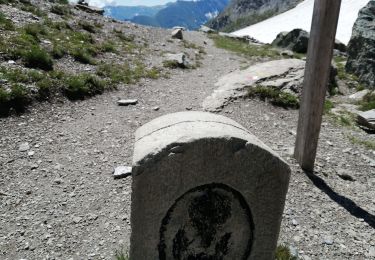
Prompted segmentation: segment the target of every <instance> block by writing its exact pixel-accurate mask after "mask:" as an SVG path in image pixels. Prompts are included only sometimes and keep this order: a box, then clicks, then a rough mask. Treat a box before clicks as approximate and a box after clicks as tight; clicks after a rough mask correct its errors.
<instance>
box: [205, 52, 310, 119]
mask: <svg viewBox="0 0 375 260" xmlns="http://www.w3.org/2000/svg"><path fill="white" fill-rule="evenodd" d="M304 68H305V61H303V60H299V59H287V60H275V61H269V62H265V63H261V64H256V65H253V66H251V67H249V68H248V69H245V70H239V71H234V72H232V73H229V74H227V75H225V76H223V77H221V78H220V79H219V81H218V82H217V83H216V84H215V86H216V87H217V89H216V90H215V91H214V93H213V94H212V95H211V96H209V97H207V98H206V99H205V100H204V101H203V104H202V107H203V109H204V110H206V111H210V112H217V111H220V110H221V109H222V108H223V107H224V106H226V105H227V104H228V103H229V102H231V101H232V100H233V99H236V98H239V97H243V96H245V95H246V94H247V89H248V88H249V87H253V86H259V85H261V86H265V87H273V88H278V89H280V90H282V91H288V92H291V93H300V92H301V89H302V82H303V74H304Z"/></svg>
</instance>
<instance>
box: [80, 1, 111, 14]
mask: <svg viewBox="0 0 375 260" xmlns="http://www.w3.org/2000/svg"><path fill="white" fill-rule="evenodd" d="M83 3H84V4H79V3H78V4H76V7H77V8H78V9H81V10H82V11H85V12H88V13H94V14H99V15H103V14H104V9H102V8H98V7H95V6H89V5H88V4H87V3H85V2H83Z"/></svg>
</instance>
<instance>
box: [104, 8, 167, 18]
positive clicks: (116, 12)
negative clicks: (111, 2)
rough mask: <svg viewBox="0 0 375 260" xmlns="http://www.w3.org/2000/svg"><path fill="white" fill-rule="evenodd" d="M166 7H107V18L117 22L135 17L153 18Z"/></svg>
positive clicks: (105, 9)
mask: <svg viewBox="0 0 375 260" xmlns="http://www.w3.org/2000/svg"><path fill="white" fill-rule="evenodd" d="M165 7H166V6H165V5H157V6H105V7H104V11H105V13H104V14H105V15H106V16H110V17H113V18H115V19H117V20H131V19H133V18H134V17H135V16H151V17H153V16H154V15H155V14H156V13H157V12H159V11H160V10H161V9H163V8H165Z"/></svg>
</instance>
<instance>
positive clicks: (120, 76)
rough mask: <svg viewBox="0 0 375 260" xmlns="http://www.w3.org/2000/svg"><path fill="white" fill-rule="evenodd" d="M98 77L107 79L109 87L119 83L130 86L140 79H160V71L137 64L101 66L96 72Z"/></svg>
mask: <svg viewBox="0 0 375 260" xmlns="http://www.w3.org/2000/svg"><path fill="white" fill-rule="evenodd" d="M96 74H97V75H98V76H99V77H102V78H105V79H108V80H109V82H110V84H111V85H117V84H120V83H123V84H131V83H136V82H138V81H139V80H140V79H141V78H151V79H157V78H159V77H160V70H159V69H157V68H154V67H153V68H146V67H145V66H144V65H143V64H141V63H138V64H136V65H135V66H131V65H129V64H127V63H125V64H103V65H100V66H99V67H98V69H97V71H96Z"/></svg>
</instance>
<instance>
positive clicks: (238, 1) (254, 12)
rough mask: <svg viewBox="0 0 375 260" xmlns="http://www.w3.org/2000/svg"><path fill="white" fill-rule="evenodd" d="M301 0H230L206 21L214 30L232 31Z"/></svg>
mask: <svg viewBox="0 0 375 260" xmlns="http://www.w3.org/2000/svg"><path fill="white" fill-rule="evenodd" d="M301 1H302V0H255V1H249V0H232V1H231V2H230V3H229V5H228V6H227V8H226V9H225V10H224V11H223V12H221V13H220V14H219V15H218V16H217V17H215V18H214V19H212V20H210V21H209V22H208V26H209V27H210V28H213V29H215V30H221V31H226V32H230V31H234V30H236V29H241V28H243V27H246V26H249V25H252V24H255V23H257V22H260V21H262V20H265V19H267V18H269V17H271V16H273V15H275V14H279V13H282V12H285V11H287V10H289V9H291V8H293V7H295V6H296V5H297V4H298V3H299V2H301Z"/></svg>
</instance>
